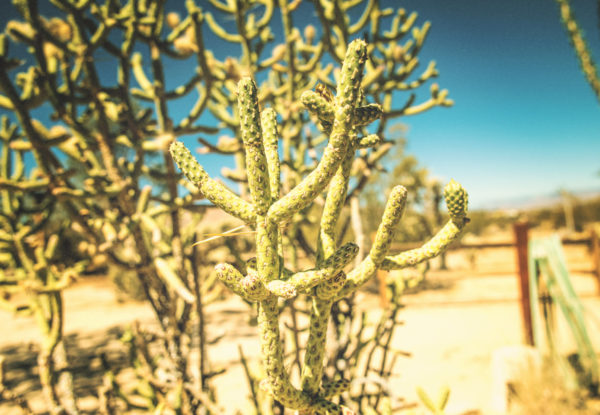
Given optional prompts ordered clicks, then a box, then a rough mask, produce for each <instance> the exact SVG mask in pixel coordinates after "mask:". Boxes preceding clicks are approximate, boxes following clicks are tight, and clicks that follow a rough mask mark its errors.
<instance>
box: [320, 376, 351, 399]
mask: <svg viewBox="0 0 600 415" xmlns="http://www.w3.org/2000/svg"><path fill="white" fill-rule="evenodd" d="M348 390H350V381H349V380H348V379H340V380H334V381H331V382H327V383H325V382H324V383H323V385H322V386H321V392H320V395H321V396H322V397H323V398H325V399H329V398H333V397H334V396H338V395H340V394H342V393H344V392H347V391H348Z"/></svg>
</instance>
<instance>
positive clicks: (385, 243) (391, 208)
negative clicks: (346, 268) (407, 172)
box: [369, 186, 408, 265]
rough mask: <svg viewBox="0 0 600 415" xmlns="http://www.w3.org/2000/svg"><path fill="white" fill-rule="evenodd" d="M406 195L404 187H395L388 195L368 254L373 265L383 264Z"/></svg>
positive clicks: (400, 215) (402, 209)
mask: <svg viewBox="0 0 600 415" xmlns="http://www.w3.org/2000/svg"><path fill="white" fill-rule="evenodd" d="M407 194H408V191H407V190H406V188H405V187H404V186H396V187H394V188H393V189H392V192H391V193H390V196H389V199H388V202H387V204H386V207H385V210H384V213H383V217H382V218H381V223H380V224H379V228H377V233H376V234H375V240H374V241H373V246H372V247H371V251H370V252H369V257H370V258H371V260H372V261H373V263H374V264H375V265H379V264H381V262H383V260H384V258H385V255H386V254H387V251H388V249H389V248H390V245H391V243H392V241H393V239H394V230H395V229H394V228H395V227H396V225H397V224H398V222H399V221H400V218H401V217H402V213H403V211H404V206H405V204H406V197H407Z"/></svg>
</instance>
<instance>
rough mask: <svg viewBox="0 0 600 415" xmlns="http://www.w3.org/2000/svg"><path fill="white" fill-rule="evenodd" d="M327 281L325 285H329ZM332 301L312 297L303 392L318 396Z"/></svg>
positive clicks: (302, 380)
mask: <svg viewBox="0 0 600 415" xmlns="http://www.w3.org/2000/svg"><path fill="white" fill-rule="evenodd" d="M328 282H329V281H326V282H325V283H324V284H327V283H328ZM331 304H332V301H331V300H329V299H326V300H324V299H321V298H319V297H317V296H313V297H312V302H311V310H310V325H309V336H308V340H307V342H306V354H305V355H304V366H303V367H302V374H301V384H302V390H303V391H306V392H308V393H310V394H311V395H317V394H318V392H319V389H320V386H321V379H322V377H323V358H324V356H325V343H326V335H327V325H328V322H329V316H330V314H331Z"/></svg>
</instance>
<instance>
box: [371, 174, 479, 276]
mask: <svg viewBox="0 0 600 415" xmlns="http://www.w3.org/2000/svg"><path fill="white" fill-rule="evenodd" d="M444 198H445V199H446V206H447V208H448V213H449V215H450V220H449V221H448V223H447V224H446V225H445V226H444V227H443V228H442V229H441V230H440V231H439V232H438V233H437V234H436V235H435V236H434V237H433V238H431V239H430V240H429V241H427V242H426V243H425V244H424V245H423V246H421V247H420V248H416V249H411V250H410V251H406V252H402V253H400V254H398V255H394V256H388V257H386V258H385V260H384V261H383V263H382V264H381V269H384V270H392V269H401V268H405V267H409V266H412V265H416V264H418V263H420V262H423V261H427V260H428V259H431V258H433V257H435V256H437V255H439V254H441V253H442V252H444V250H445V249H446V248H447V247H448V246H449V245H450V244H451V243H452V242H454V241H455V240H456V239H457V238H458V236H459V235H460V233H461V232H462V230H463V228H464V227H465V225H466V224H467V223H468V221H469V220H468V218H467V217H466V215H467V207H468V195H467V192H466V190H465V189H464V188H463V187H462V186H461V185H460V184H458V183H457V182H455V181H454V180H451V181H450V183H448V184H447V185H446V187H445V188H444Z"/></svg>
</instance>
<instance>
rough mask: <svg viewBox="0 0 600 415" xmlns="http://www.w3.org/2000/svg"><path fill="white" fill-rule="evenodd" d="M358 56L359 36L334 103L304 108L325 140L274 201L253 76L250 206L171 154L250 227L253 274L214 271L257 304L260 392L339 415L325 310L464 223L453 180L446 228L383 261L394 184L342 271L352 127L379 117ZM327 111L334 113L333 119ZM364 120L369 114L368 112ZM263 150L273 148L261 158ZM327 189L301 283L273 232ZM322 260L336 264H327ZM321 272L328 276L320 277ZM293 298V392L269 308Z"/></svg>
mask: <svg viewBox="0 0 600 415" xmlns="http://www.w3.org/2000/svg"><path fill="white" fill-rule="evenodd" d="M366 54H367V44H366V43H365V42H364V41H362V40H355V41H353V42H352V43H351V44H350V45H349V47H348V49H347V52H346V56H345V59H344V61H343V66H342V69H341V73H340V76H339V81H338V85H337V94H336V96H335V98H334V99H333V100H332V101H331V102H327V103H321V105H319V106H316V105H312V104H310V103H309V104H308V105H307V107H308V109H309V110H312V111H313V112H314V113H315V115H316V116H317V117H319V116H321V117H323V114H326V115H325V117H326V118H327V119H326V120H324V121H327V122H329V123H331V132H330V134H329V140H328V144H327V147H326V148H325V150H324V152H323V156H322V158H321V160H320V161H319V163H318V165H317V166H316V167H315V169H314V170H313V171H312V172H311V173H310V174H309V175H307V176H306V177H305V178H304V179H303V180H302V181H300V182H299V183H298V184H297V185H296V186H295V187H294V188H293V189H291V190H290V191H289V192H288V193H286V194H285V195H283V196H282V197H280V198H275V197H273V196H274V195H276V194H277V192H276V191H275V190H276V189H272V188H271V184H272V183H274V184H275V183H278V182H279V180H278V177H275V178H273V177H271V176H270V174H274V173H273V172H277V171H278V170H277V169H276V168H274V166H273V164H278V157H276V153H275V151H276V148H274V147H273V146H272V141H271V137H270V136H271V134H272V133H273V131H272V130H273V127H274V126H273V125H272V124H268V126H265V125H262V124H261V117H260V115H259V114H260V112H261V111H260V106H259V102H258V92H257V87H256V84H255V83H254V81H253V80H252V79H251V78H243V79H242V80H240V81H239V83H238V91H237V92H238V100H239V106H238V111H239V114H238V117H239V120H240V134H241V136H242V140H243V144H244V149H245V152H246V166H247V169H248V185H249V189H250V194H251V202H247V201H244V200H242V199H240V198H239V197H237V196H235V195H234V194H233V193H232V192H231V191H229V190H228V189H226V188H225V187H224V186H223V185H218V186H217V185H209V184H210V183H212V179H210V178H208V176H206V173H202V174H199V172H203V169H202V167H201V166H200V165H199V164H198V162H197V161H196V160H195V159H194V158H193V156H192V154H191V153H190V152H189V150H187V149H186V148H185V147H184V145H183V144H182V143H180V142H174V143H173V144H172V145H171V154H172V155H173V158H174V159H175V161H176V162H177V164H178V165H179V167H180V169H181V170H182V171H183V172H184V173H185V175H186V176H187V177H188V179H189V180H190V181H192V182H193V183H194V184H196V185H197V186H198V188H199V189H200V190H201V191H202V192H203V194H204V195H205V197H206V198H207V199H209V200H211V201H212V202H213V203H215V204H216V205H217V206H219V207H221V208H222V209H224V210H226V211H228V212H229V213H231V214H234V215H235V216H237V217H238V218H240V219H242V220H244V221H245V222H246V223H248V224H249V225H250V226H252V227H253V228H255V229H256V255H257V257H256V270H255V271H254V272H249V273H248V274H247V275H246V276H244V275H243V274H242V272H240V271H239V270H237V269H235V268H234V267H232V266H231V265H228V264H221V265H219V266H217V273H218V275H219V278H220V279H221V280H222V281H223V282H224V283H225V284H226V285H227V286H228V287H230V288H231V289H232V290H233V291H234V292H235V293H236V294H238V295H240V296H242V297H243V298H244V299H246V300H248V301H258V303H259V323H260V339H261V345H262V346H261V350H262V357H263V364H264V367H265V370H266V373H267V378H266V379H265V381H264V387H266V388H267V389H268V390H269V391H270V393H271V394H272V395H273V396H274V398H275V399H276V400H277V401H279V402H281V403H282V404H283V405H284V406H285V407H287V408H291V409H296V410H300V411H301V413H305V414H334V413H336V414H337V413H341V411H342V407H341V406H339V405H338V404H336V403H334V402H333V401H331V398H333V397H334V395H336V394H339V393H342V392H344V391H345V390H346V389H347V387H348V386H349V384H350V383H349V380H340V381H339V382H338V383H335V384H333V385H332V384H327V385H324V384H322V377H323V358H324V352H325V344H326V338H327V336H326V332H327V326H328V319H329V313H330V311H331V307H332V304H333V303H334V302H336V301H338V300H339V299H341V298H342V297H344V296H347V295H349V294H351V293H352V292H354V291H355V290H357V289H358V288H360V287H361V286H362V285H363V284H364V283H366V282H367V281H368V280H369V279H370V278H371V277H372V276H373V275H374V274H375V272H376V271H377V269H379V268H385V269H397V268H403V267H406V266H409V265H414V264H416V263H418V262H421V261H424V260H426V259H429V258H431V257H433V256H435V255H438V254H439V253H441V252H442V251H443V250H444V249H445V248H446V247H447V246H448V245H449V244H450V243H451V242H452V241H453V240H454V239H455V238H456V237H457V236H458V234H459V233H460V231H461V230H462V228H463V227H464V225H465V223H466V222H467V219H466V209H467V195H466V192H465V190H464V189H463V188H462V187H461V186H460V185H459V184H457V183H456V182H454V181H453V182H451V183H450V184H449V185H448V186H447V187H446V189H445V198H446V202H447V205H448V208H449V210H450V216H451V219H450V221H449V223H448V224H447V225H446V226H445V227H444V228H443V229H442V231H440V233H439V234H437V235H436V236H435V237H434V238H432V240H430V241H429V242H427V243H426V244H425V245H424V246H423V247H422V248H419V249H417V250H413V251H409V253H404V256H403V254H397V255H391V256H390V255H389V253H388V251H389V248H390V245H391V242H392V241H393V239H394V231H395V228H396V225H397V223H398V221H399V220H400V218H401V216H402V211H403V209H404V204H405V200H406V196H407V193H406V189H405V188H404V187H402V186H397V187H396V188H394V189H393V190H392V192H391V194H390V196H389V199H388V203H387V206H386V209H385V212H384V215H383V217H382V220H381V224H380V226H379V229H378V231H377V235H376V237H375V241H374V243H373V246H372V248H371V250H370V252H369V254H368V255H367V257H366V258H365V259H364V260H363V261H362V262H361V263H360V264H359V265H358V266H357V267H355V268H354V269H353V270H351V271H350V272H348V273H345V272H344V271H343V269H344V268H345V267H346V265H348V264H349V263H350V262H351V261H352V260H353V258H354V256H355V255H356V253H357V247H356V245H353V244H349V245H344V246H342V247H340V248H338V247H337V243H336V240H335V238H334V237H332V236H333V234H334V232H335V228H336V225H337V221H338V219H339V216H340V212H341V207H342V206H343V204H344V202H345V199H346V195H347V190H348V181H349V178H350V174H349V170H350V167H351V165H352V160H353V159H354V157H355V153H356V150H357V147H358V142H359V140H360V138H359V136H358V134H357V127H358V126H360V125H363V124H364V123H365V116H364V115H362V114H366V113H368V114H376V115H378V116H381V114H382V112H381V108H380V107H378V106H374V105H372V104H371V105H370V106H369V107H368V110H365V111H362V110H361V109H362V108H364V107H363V105H362V103H361V102H360V99H359V97H360V95H361V91H360V83H361V79H362V76H363V70H364V64H365V60H366ZM309 102H310V101H309ZM328 106H330V107H331V108H328ZM324 107H325V108H324ZM266 111H270V110H268V109H264V110H263V113H264V112H266ZM331 113H333V114H334V116H333V119H331V116H330V114H331ZM359 114H360V115H359ZM264 118H265V117H263V119H264ZM367 118H376V117H374V116H372V115H369V116H368V117H367ZM321 120H322V118H321ZM322 121H323V120H322ZM263 124H264V123H263ZM265 129H269V130H270V131H264V130H265ZM267 144H269V146H267ZM267 148H269V151H270V152H272V153H271V154H269V156H267V153H266V149H267ZM269 163H271V166H270V165H269ZM275 174H277V173H275ZM328 186H329V190H328V192H327V196H326V200H325V205H324V208H323V212H322V217H321V231H320V233H319V241H318V252H319V255H318V258H317V263H316V264H315V268H314V269H313V270H307V271H304V272H305V273H308V272H311V271H312V272H314V271H316V272H314V274H312V275H313V276H315V275H319V277H317V278H314V277H313V278H312V279H310V282H309V283H307V282H306V280H307V277H306V276H305V275H302V274H303V273H293V272H289V273H285V272H284V269H285V266H284V264H281V263H280V261H281V260H282V259H283V258H281V257H280V256H279V254H278V253H279V252H280V243H281V242H280V238H279V234H280V233H283V232H284V229H283V225H284V223H285V221H286V220H289V218H290V217H291V216H292V215H294V214H295V213H296V212H298V211H300V210H301V209H304V208H306V207H307V206H309V205H310V204H312V203H313V202H314V200H315V199H316V198H317V197H318V196H320V195H321V194H322V193H323V192H324V191H325V189H326V188H327V187H328ZM330 258H339V259H336V260H335V261H333V263H332V262H331V261H330ZM334 264H335V265H334ZM323 267H326V268H327V269H328V270H329V272H319V271H320V270H322V269H323ZM299 292H306V293H307V294H308V296H309V298H310V299H311V300H310V304H311V314H310V325H309V337H308V341H307V344H306V354H305V360H304V364H303V367H302V372H301V380H300V383H301V385H300V388H297V387H295V386H294V385H293V384H292V382H291V380H290V376H289V373H288V372H287V370H286V367H285V364H284V356H283V350H282V342H281V334H280V330H279V326H280V321H279V320H280V311H279V309H278V307H277V303H278V298H289V297H292V296H295V295H296V294H297V293H299Z"/></svg>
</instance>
